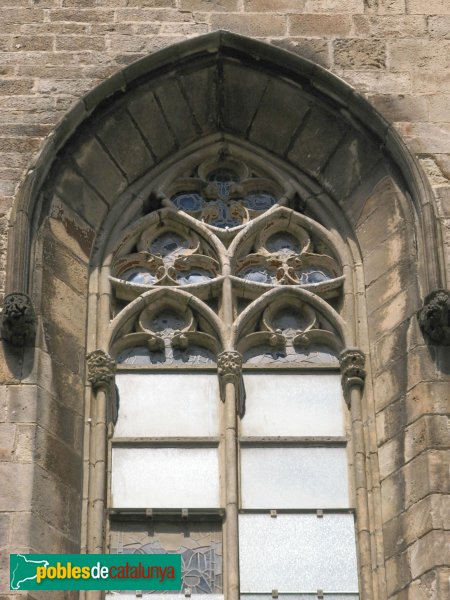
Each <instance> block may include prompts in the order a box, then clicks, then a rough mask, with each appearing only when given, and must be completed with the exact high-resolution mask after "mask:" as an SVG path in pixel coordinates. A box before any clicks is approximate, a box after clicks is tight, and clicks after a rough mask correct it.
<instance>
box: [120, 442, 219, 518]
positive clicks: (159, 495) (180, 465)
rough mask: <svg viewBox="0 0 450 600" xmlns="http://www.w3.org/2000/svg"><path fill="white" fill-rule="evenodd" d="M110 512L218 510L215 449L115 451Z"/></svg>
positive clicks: (171, 448)
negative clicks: (116, 509) (126, 510)
mask: <svg viewBox="0 0 450 600" xmlns="http://www.w3.org/2000/svg"><path fill="white" fill-rule="evenodd" d="M111 489H112V504H113V507H114V508H139V507H141V508H219V506H220V503H219V465H218V456H217V449H216V448H192V447H176V448H174V447H170V448H167V447H150V448H148V447H146V448H142V447H115V448H113V450H112V482H111Z"/></svg>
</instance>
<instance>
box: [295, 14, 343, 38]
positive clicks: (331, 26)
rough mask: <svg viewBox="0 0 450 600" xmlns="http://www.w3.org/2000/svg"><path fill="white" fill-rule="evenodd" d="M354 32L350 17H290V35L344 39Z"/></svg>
mask: <svg viewBox="0 0 450 600" xmlns="http://www.w3.org/2000/svg"><path fill="white" fill-rule="evenodd" d="M351 30H352V19H351V17H350V15H292V16H290V17H289V35H301V36H304V37H308V36H311V37H312V36H322V37H323V36H326V35H331V34H332V35H333V36H339V37H344V36H346V35H349V34H350V32H351Z"/></svg>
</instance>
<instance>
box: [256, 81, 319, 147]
mask: <svg viewBox="0 0 450 600" xmlns="http://www.w3.org/2000/svg"><path fill="white" fill-rule="evenodd" d="M307 110H308V104H307V102H306V100H305V101H303V102H302V100H301V99H300V98H299V97H298V90H296V89H295V87H294V86H291V85H289V84H287V83H284V82H282V81H276V80H270V81H269V84H268V86H267V89H266V91H265V92H264V95H263V97H262V99H261V102H260V104H259V106H258V109H257V111H256V115H255V117H254V119H253V123H252V126H251V129H250V135H249V138H250V140H251V141H252V142H254V143H255V144H258V145H260V146H263V147H264V148H268V149H270V150H271V151H272V152H275V153H276V154H280V155H283V154H284V152H286V150H287V149H288V147H289V144H290V143H291V140H292V138H293V136H294V134H295V132H296V130H297V129H298V127H299V126H300V125H301V123H302V121H303V119H304V117H305V115H306V112H307Z"/></svg>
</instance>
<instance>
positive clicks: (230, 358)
mask: <svg viewBox="0 0 450 600" xmlns="http://www.w3.org/2000/svg"><path fill="white" fill-rule="evenodd" d="M217 372H218V374H219V376H220V377H221V378H222V379H224V381H225V382H227V381H232V382H233V381H235V379H236V378H237V377H240V376H241V373H242V356H241V355H240V354H239V352H236V351H235V350H228V351H225V352H221V353H220V354H219V355H218V357H217Z"/></svg>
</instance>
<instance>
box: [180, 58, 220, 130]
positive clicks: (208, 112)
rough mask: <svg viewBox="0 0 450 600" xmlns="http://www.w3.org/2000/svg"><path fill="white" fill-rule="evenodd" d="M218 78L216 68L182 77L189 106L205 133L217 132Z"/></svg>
mask: <svg viewBox="0 0 450 600" xmlns="http://www.w3.org/2000/svg"><path fill="white" fill-rule="evenodd" d="M217 77H218V75H217V70H216V68H215V67H212V68H209V69H202V70H201V71H196V72H194V73H186V74H185V75H183V76H182V77H181V81H182V85H183V89H184V91H185V93H186V97H187V100H188V102H189V106H190V107H191V109H192V112H193V115H194V118H195V120H196V122H197V124H198V125H199V126H200V128H201V130H202V132H203V133H214V132H215V131H216V130H217V126H218V115H217V114H216V112H217V111H216V108H217V102H218V100H217Z"/></svg>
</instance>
